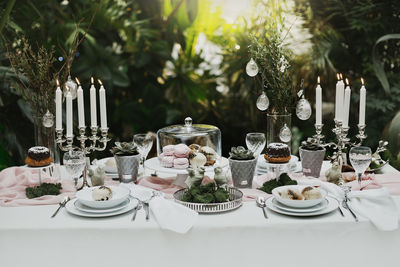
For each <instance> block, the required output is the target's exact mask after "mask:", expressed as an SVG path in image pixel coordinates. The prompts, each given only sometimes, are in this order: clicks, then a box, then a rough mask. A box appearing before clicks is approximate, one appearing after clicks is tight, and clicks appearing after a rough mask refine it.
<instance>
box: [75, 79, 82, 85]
mask: <svg viewBox="0 0 400 267" xmlns="http://www.w3.org/2000/svg"><path fill="white" fill-rule="evenodd" d="M75 81H76V83H77V84H78V86H81V83H80V82H79V80H78V78H77V77H75Z"/></svg>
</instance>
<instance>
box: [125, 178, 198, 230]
mask: <svg viewBox="0 0 400 267" xmlns="http://www.w3.org/2000/svg"><path fill="white" fill-rule="evenodd" d="M121 186H125V187H127V188H129V189H130V190H131V196H133V197H136V198H138V199H140V200H141V201H147V200H148V199H150V197H151V196H152V192H153V191H154V190H152V189H150V188H147V187H144V186H140V185H135V184H121ZM149 207H150V211H151V213H152V215H153V216H154V218H155V220H156V221H157V223H158V225H159V226H160V227H161V229H167V230H171V231H174V232H177V233H180V234H184V233H186V232H187V231H189V230H190V228H192V226H193V225H194V224H195V223H196V221H197V217H198V213H197V212H196V211H194V210H192V209H189V208H187V207H185V206H183V205H181V204H178V203H175V202H173V201H171V200H167V199H165V198H164V197H163V196H162V193H161V196H155V197H153V199H151V200H150V202H149Z"/></svg>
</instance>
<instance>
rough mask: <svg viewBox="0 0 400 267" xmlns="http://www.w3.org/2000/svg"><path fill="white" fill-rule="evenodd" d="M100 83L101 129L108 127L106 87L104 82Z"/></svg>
mask: <svg viewBox="0 0 400 267" xmlns="http://www.w3.org/2000/svg"><path fill="white" fill-rule="evenodd" d="M98 81H99V83H100V90H99V98H100V122H101V129H106V128H107V108H106V90H105V89H104V86H103V83H102V82H101V81H100V80H98Z"/></svg>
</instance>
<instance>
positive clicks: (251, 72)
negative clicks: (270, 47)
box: [246, 58, 258, 77]
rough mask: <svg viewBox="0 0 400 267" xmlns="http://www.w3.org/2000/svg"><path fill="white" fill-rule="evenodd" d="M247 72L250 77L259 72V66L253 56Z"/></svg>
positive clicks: (247, 66)
mask: <svg viewBox="0 0 400 267" xmlns="http://www.w3.org/2000/svg"><path fill="white" fill-rule="evenodd" d="M246 73H247V75H249V76H250V77H254V76H256V75H257V74H258V66H257V63H256V62H255V61H254V59H253V58H251V59H250V61H249V62H248V63H247V65H246Z"/></svg>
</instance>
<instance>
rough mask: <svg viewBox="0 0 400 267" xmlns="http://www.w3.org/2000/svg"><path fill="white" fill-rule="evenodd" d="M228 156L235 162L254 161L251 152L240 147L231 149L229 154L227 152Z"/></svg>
mask: <svg viewBox="0 0 400 267" xmlns="http://www.w3.org/2000/svg"><path fill="white" fill-rule="evenodd" d="M229 156H231V159H236V160H249V159H254V155H253V152H251V151H250V150H248V149H245V148H244V147H242V146H238V147H232V148H231V152H229Z"/></svg>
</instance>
